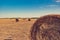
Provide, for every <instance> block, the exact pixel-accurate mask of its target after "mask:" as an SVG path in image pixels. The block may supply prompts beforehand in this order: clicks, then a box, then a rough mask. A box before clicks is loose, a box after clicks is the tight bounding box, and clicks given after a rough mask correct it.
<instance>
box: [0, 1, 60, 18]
mask: <svg viewBox="0 0 60 40" xmlns="http://www.w3.org/2000/svg"><path fill="white" fill-rule="evenodd" d="M47 14H60V0H0V18H5V17H40V16H42V15H47Z"/></svg>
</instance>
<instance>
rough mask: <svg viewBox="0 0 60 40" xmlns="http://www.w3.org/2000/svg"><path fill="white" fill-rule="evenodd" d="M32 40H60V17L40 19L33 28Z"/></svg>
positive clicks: (53, 16)
mask: <svg viewBox="0 0 60 40" xmlns="http://www.w3.org/2000/svg"><path fill="white" fill-rule="evenodd" d="M31 40H60V15H46V16H43V17H40V18H39V19H38V20H37V21H36V22H35V23H34V24H33V26H32V28H31Z"/></svg>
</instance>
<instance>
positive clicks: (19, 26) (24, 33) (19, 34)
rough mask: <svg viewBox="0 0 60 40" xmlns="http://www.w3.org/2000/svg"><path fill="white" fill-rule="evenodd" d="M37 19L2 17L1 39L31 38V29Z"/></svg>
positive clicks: (28, 39) (0, 23)
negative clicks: (17, 20) (17, 19)
mask: <svg viewBox="0 0 60 40" xmlns="http://www.w3.org/2000/svg"><path fill="white" fill-rule="evenodd" d="M35 21H36V19H31V21H28V20H23V19H19V22H16V21H15V19H0V40H11V39H12V40H30V29H31V27H32V25H33V24H34V22H35Z"/></svg>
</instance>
